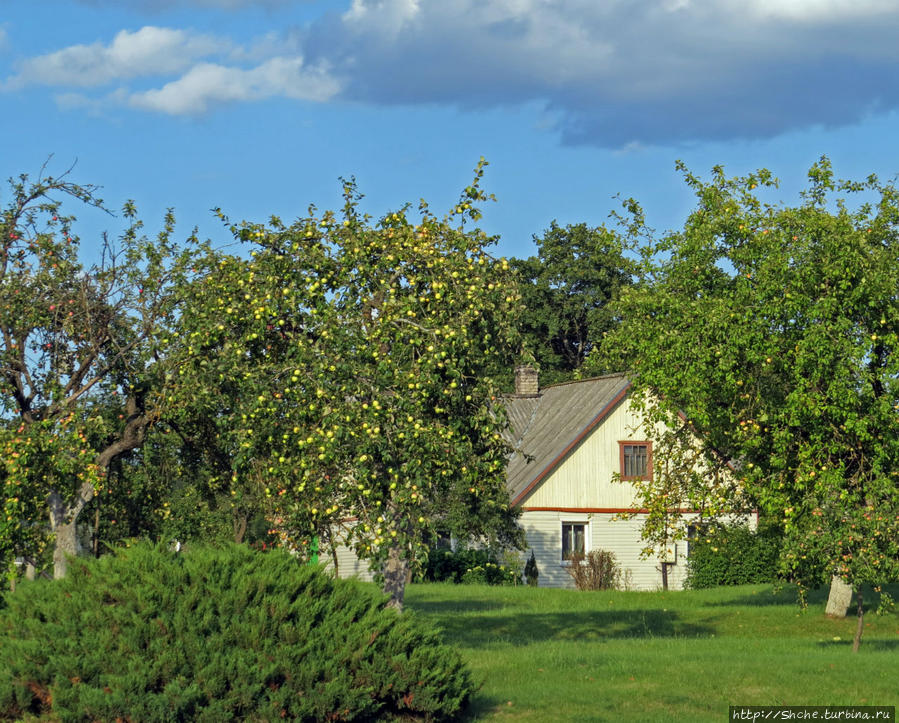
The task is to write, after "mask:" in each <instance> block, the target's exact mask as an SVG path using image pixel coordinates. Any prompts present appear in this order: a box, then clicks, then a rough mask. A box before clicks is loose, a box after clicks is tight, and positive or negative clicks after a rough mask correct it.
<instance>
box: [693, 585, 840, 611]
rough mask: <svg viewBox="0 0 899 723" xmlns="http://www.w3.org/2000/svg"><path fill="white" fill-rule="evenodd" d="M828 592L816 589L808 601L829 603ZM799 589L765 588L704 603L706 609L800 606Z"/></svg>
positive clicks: (808, 597)
mask: <svg viewBox="0 0 899 723" xmlns="http://www.w3.org/2000/svg"><path fill="white" fill-rule="evenodd" d="M827 593H828V590H827V589H824V588H816V589H814V590H809V591H808V592H807V593H806V599H807V600H808V604H809V605H811V606H814V605H818V604H821V605H823V604H824V603H825V602H826V601H827ZM798 604H799V589H798V588H797V587H796V586H795V585H783V586H776V587H773V588H763V589H761V590H757V591H755V592H752V593H750V594H748V595H742V596H740V597H732V598H728V599H726V600H709V601H708V602H705V603H703V605H704V606H705V607H715V608H717V607H747V606H748V607H765V606H769V605H798Z"/></svg>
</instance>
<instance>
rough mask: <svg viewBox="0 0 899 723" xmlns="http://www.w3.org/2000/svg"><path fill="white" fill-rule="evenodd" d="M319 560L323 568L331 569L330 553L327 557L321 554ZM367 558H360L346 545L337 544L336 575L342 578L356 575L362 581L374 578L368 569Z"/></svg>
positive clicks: (369, 580)
mask: <svg viewBox="0 0 899 723" xmlns="http://www.w3.org/2000/svg"><path fill="white" fill-rule="evenodd" d="M321 561H322V562H323V563H324V565H325V569H327V570H330V569H333V567H334V563H333V561H332V559H331V556H330V554H328V556H327V557H325V556H322V558H321ZM368 564H369V563H368V560H360V559H359V558H358V557H356V553H355V552H353V551H352V550H351V549H350V548H349V547H347V546H346V545H338V546H337V576H338V577H342V578H347V577H356V578H358V579H360V580H363V581H364V582H371V581H372V580H374V573H372V572H371V570H369V567H368Z"/></svg>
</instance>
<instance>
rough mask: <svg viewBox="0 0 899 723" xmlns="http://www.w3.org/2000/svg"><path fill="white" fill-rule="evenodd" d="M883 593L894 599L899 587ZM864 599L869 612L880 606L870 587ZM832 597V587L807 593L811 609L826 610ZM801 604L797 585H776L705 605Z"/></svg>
mask: <svg viewBox="0 0 899 723" xmlns="http://www.w3.org/2000/svg"><path fill="white" fill-rule="evenodd" d="M883 591H884V592H886V593H887V594H888V595H890V597H891V598H892V599H894V600H895V599H897V596H899V585H884V586H883ZM862 594H863V597H864V607H865V610H866V611H867V612H871V611H873V610H876V609H877V607H878V605H879V604H880V599H881V594H880V593H877V592H875V591H874V590H873V589H871V588H870V587H869V586H867V585H865V586H863V588H862ZM828 595H830V586H824V587H818V588H815V589H813V590H808V591H807V592H806V602H807V603H808V606H809V608H816V607H820V608H821V610H822V611H823V610H824V607H825V605H826V604H827V597H828ZM798 604H799V588H797V587H796V586H795V585H788V584H783V585H776V586H774V587H773V588H763V589H760V590H757V591H755V592H753V593H750V594H748V595H742V596H741V597H733V598H730V599H727V600H710V601H708V602H706V603H704V605H705V606H706V607H728V606H749V607H763V606H767V605H798ZM854 613H855V597H854V596H853V599H852V604H851V605H850V611H849V615H850V616H851V617H854Z"/></svg>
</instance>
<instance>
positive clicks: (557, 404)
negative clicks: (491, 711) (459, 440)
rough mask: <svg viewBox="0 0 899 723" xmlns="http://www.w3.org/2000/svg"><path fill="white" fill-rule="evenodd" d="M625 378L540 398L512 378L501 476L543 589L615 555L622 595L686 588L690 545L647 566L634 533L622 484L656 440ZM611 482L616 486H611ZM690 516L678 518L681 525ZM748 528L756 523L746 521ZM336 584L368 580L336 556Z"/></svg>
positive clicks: (579, 384) (648, 458)
mask: <svg viewBox="0 0 899 723" xmlns="http://www.w3.org/2000/svg"><path fill="white" fill-rule="evenodd" d="M630 391H631V384H630V382H629V381H628V378H627V376H626V375H625V374H608V375H605V376H601V377H595V378H592V379H584V380H579V381H573V382H564V383H561V384H555V385H552V386H549V387H546V388H545V389H540V388H539V380H538V375H537V372H536V370H534V369H533V368H531V367H529V366H522V367H518V368H517V369H516V370H515V393H514V394H509V395H506V396H504V397H503V400H502V401H503V406H504V407H505V409H506V414H507V416H508V420H509V430H508V432H507V434H508V441H509V442H510V443H511V445H512V446H513V448H514V450H515V451H514V452H513V453H512V455H511V456H510V458H509V463H508V466H507V468H506V476H507V483H508V487H509V494H510V497H511V502H512V505H513V506H517V507H520V508H521V518H520V524H521V526H522V528H523V529H524V533H525V538H526V540H527V544H528V550H527V551H526V552H525V555H526V556H529V555H530V553H531V551H533V553H534V557H535V560H536V562H537V568H538V571H539V584H540V586H542V587H573V581H572V578H571V576H570V575H569V574H568V572H567V568H568V566H569V564H570V563H569V562H568V559H567V558H568V557H569V556H570V554H571V553H572V552H582V553H588V552H590V551H591V550H595V549H602V550H606V551H608V552H612V553H614V555H615V558H616V561H617V562H618V564H619V566H620V567H621V569H622V572H623V575H624V577H625V581H626V582H627V584H628V586H629V587H630V588H632V589H636V590H656V589H659V588H661V587H662V565H663V564H664V565H665V566H666V573H667V578H668V586H669V588H671V589H678V588H681V587H683V584H684V580H685V578H686V573H687V559H688V555H689V543H688V541H686V540H682V541H678V542H672V543H671V544H669V545H668V546H667V547H666V552H665V559H664V560H662V559H661V558H660V557H658V556H656V557H654V558H653V557H650V558H644V557H643V556H641V554H640V553H641V551H642V550H643V548H644V547H645V543H644V541H643V540H642V539H641V535H640V531H641V526H642V524H643V522H644V520H645V518H646V514H645V513H640V512H637V514H635V515H633V516H631V517H629V518H628V519H623V518H622V514H623V513H631V512H633V511H634V500H635V496H634V487H633V486H632V485H631V484H629V483H628V480H629V479H630V480H633V479H636V478H639V477H643V476H646V475H649V474H651V473H652V469H653V463H652V455H653V440H652V439H651V436H652V435H648V434H646V433H645V432H644V431H641V430H642V429H643V423H642V419H641V418H640V417H639V416H638V415H637V414H636V413H635V412H634V411H633V410H632V409H631V405H630V404H629V398H630ZM615 473H618V475H619V476H620V478H621V481H613V477H614V475H615ZM695 516H696V515H695V514H692V515H691V514H690V513H684V518H685V521H686V522H689V520H690V518H691V517H695ZM749 522H750V524H752V523H753V522H754V519H751V520H749ZM336 556H337V560H338V568H339V571H340V575H341V577H346V576H357V577H359V578H361V579H365V580H370V579H372V574H371V572H370V571H369V569H368V565H367V563H365V562H363V561H360V560H358V559H357V558H356V556H355V555H354V554H353V552H352V551H351V550H349V549H348V548H346V547H345V546H342V545H341V546H339V547H338V549H337V551H336Z"/></svg>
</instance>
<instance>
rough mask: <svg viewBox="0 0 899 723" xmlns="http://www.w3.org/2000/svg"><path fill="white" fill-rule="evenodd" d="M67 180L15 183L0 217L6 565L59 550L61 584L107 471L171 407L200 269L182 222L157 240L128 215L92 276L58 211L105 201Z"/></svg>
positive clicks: (1, 548) (0, 536)
mask: <svg viewBox="0 0 899 723" xmlns="http://www.w3.org/2000/svg"><path fill="white" fill-rule="evenodd" d="M66 175H67V174H63V176H61V177H58V178H53V177H50V176H44V175H43V174H42V175H41V176H40V177H39V178H38V179H37V180H35V181H30V180H29V179H28V177H27V176H24V175H23V176H21V177H19V178H18V179H15V180H12V181H11V182H10V191H11V193H10V196H9V199H8V201H7V203H6V205H5V206H4V207H3V208H2V209H0V415H2V419H3V424H2V426H0V459H2V481H3V491H4V494H3V497H2V502H3V510H2V513H0V559H2V564H3V566H4V568H5V569H7V570H11V565H12V561H13V558H14V557H16V556H21V557H24V558H26V559H28V560H30V561H34V562H38V561H39V560H40V559H41V555H42V552H43V549H44V548H45V547H46V546H47V545H48V544H49V545H52V548H53V555H52V560H53V569H54V576H56V577H61V576H63V575H64V574H65V570H66V556H67V555H73V554H75V552H76V550H77V547H78V535H77V525H78V522H79V518H80V515H81V513H82V512H83V510H84V508H85V506H86V505H87V504H88V503H89V502H90V501H91V500H92V499H93V498H94V496H95V494H96V493H97V491H98V490H100V489H103V488H104V486H105V485H107V484H108V475H107V473H108V470H109V468H110V465H111V464H112V463H113V461H114V460H115V459H116V458H117V457H119V456H120V455H122V454H124V453H126V452H128V451H130V450H133V449H135V448H137V447H139V446H140V444H141V443H142V441H143V439H144V437H145V434H146V431H147V429H148V428H149V427H150V426H151V425H152V424H153V422H154V421H155V420H157V419H158V418H159V416H160V413H161V409H162V408H163V407H164V405H165V404H166V401H167V396H168V390H169V388H170V386H171V383H172V380H173V377H172V374H171V368H170V366H169V365H168V363H167V359H168V358H169V357H168V353H167V349H168V348H169V346H171V345H173V344H175V343H176V339H174V338H173V337H172V335H171V333H170V325H171V323H172V322H173V320H174V318H175V316H176V314H177V311H178V303H179V295H178V290H179V289H180V288H183V287H184V285H185V284H186V281H187V279H188V277H189V275H190V274H191V273H192V270H193V269H194V268H195V264H197V263H198V260H197V255H196V253H195V249H194V248H187V249H186V250H183V251H181V250H178V249H177V248H176V246H175V245H174V243H173V242H172V240H171V235H172V232H173V223H174V221H173V219H172V218H171V216H169V217H168V218H167V219H166V223H165V227H164V229H163V231H162V232H161V233H160V234H159V236H158V237H157V238H156V239H154V240H148V239H146V238H145V237H143V236H141V235H140V228H141V224H140V222H138V221H136V220H135V212H134V207H133V205H132V204H130V203H129V204H128V205H127V206H126V208H125V216H126V218H127V219H129V221H130V224H131V225H130V226H129V228H128V230H127V231H126V232H125V234H124V235H123V236H122V238H121V239H120V242H119V246H118V248H115V247H114V246H113V245H112V244H110V243H105V242H104V246H103V253H102V258H101V260H100V261H99V262H97V263H95V264H93V265H89V266H85V265H84V264H83V263H82V262H81V261H80V259H79V256H78V250H79V239H78V238H77V236H75V235H74V234H73V231H72V224H73V221H74V219H73V217H71V216H64V215H63V214H62V207H61V201H60V199H61V198H65V197H70V198H74V199H77V200H78V201H81V202H83V203H85V204H88V205H92V206H97V207H102V201H100V200H99V199H98V198H97V197H96V195H95V192H96V189H95V188H94V187H90V186H80V185H77V184H75V183H72V182H70V181H69V180H68V179H67V177H66ZM194 241H195V240H192V242H191V244H190V246H194V245H195V243H194Z"/></svg>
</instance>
